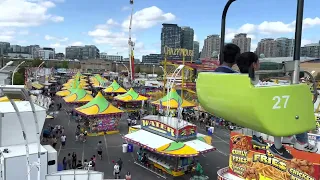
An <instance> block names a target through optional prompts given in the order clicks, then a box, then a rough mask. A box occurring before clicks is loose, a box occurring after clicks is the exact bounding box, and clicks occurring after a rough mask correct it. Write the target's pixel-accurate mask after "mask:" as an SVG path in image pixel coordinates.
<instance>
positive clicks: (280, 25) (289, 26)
mask: <svg viewBox="0 0 320 180" xmlns="http://www.w3.org/2000/svg"><path fill="white" fill-rule="evenodd" d="M315 26H320V18H319V17H315V18H305V19H304V20H303V28H304V29H306V28H312V27H315ZM226 32H227V33H226V40H231V39H232V38H233V37H234V35H235V34H237V33H247V34H248V36H249V37H250V36H251V37H252V39H253V40H254V39H255V38H256V37H257V36H266V35H268V36H275V35H282V34H288V33H294V32H295V21H292V22H291V23H284V22H281V21H275V22H270V21H264V22H262V23H260V24H249V23H247V24H244V25H242V26H241V27H240V28H238V29H227V30H226Z"/></svg>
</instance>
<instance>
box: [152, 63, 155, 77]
mask: <svg viewBox="0 0 320 180" xmlns="http://www.w3.org/2000/svg"><path fill="white" fill-rule="evenodd" d="M152 66H153V68H152V77H153V75H154V67H155V65H152Z"/></svg>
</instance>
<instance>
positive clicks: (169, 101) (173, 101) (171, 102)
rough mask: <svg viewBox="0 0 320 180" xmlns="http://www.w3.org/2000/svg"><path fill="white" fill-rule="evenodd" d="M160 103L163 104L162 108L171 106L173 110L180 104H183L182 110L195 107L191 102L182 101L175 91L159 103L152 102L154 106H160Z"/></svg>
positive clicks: (172, 90)
mask: <svg viewBox="0 0 320 180" xmlns="http://www.w3.org/2000/svg"><path fill="white" fill-rule="evenodd" d="M160 102H161V105H162V106H164V107H167V106H169V107H170V108H172V109H177V108H178V104H179V102H181V107H182V108H187V107H194V106H195V105H194V104H192V103H191V102H189V101H187V100H185V99H182V98H181V97H180V96H179V94H178V93H177V91H176V90H175V89H171V91H170V92H169V93H168V94H167V95H166V96H164V97H163V98H161V99H159V100H157V101H154V102H152V104H154V105H158V106H159V105H160Z"/></svg>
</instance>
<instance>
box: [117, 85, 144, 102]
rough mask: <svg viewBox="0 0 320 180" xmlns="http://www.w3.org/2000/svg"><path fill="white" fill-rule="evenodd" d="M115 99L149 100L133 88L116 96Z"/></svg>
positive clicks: (126, 100)
mask: <svg viewBox="0 0 320 180" xmlns="http://www.w3.org/2000/svg"><path fill="white" fill-rule="evenodd" d="M114 99H116V100H118V101H122V102H136V101H146V100H148V98H147V97H145V96H141V95H140V94H138V93H137V92H136V91H134V90H133V89H132V88H131V89H130V90H129V91H128V92H127V93H125V94H122V95H118V96H116V97H114Z"/></svg>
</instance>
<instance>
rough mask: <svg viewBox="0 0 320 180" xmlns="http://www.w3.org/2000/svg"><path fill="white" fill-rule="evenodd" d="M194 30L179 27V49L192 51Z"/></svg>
mask: <svg viewBox="0 0 320 180" xmlns="http://www.w3.org/2000/svg"><path fill="white" fill-rule="evenodd" d="M193 38H194V30H193V29H192V28H191V27H188V26H183V27H181V47H182V48H184V49H188V50H193Z"/></svg>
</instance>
